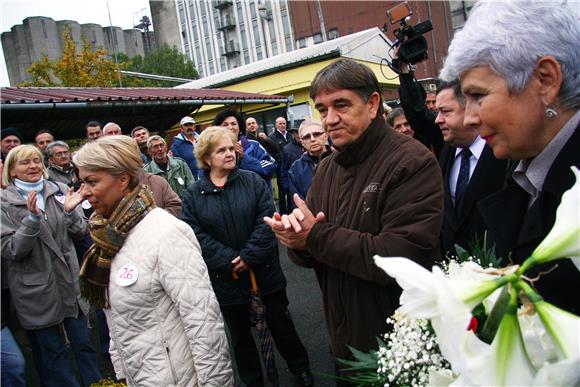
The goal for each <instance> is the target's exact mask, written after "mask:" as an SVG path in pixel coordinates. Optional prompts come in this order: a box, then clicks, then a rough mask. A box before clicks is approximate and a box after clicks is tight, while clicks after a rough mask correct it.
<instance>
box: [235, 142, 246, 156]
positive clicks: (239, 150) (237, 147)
mask: <svg viewBox="0 0 580 387" xmlns="http://www.w3.org/2000/svg"><path fill="white" fill-rule="evenodd" d="M234 150H235V151H236V155H238V159H240V160H241V159H243V158H244V148H242V142H241V141H237V142H235V143H234Z"/></svg>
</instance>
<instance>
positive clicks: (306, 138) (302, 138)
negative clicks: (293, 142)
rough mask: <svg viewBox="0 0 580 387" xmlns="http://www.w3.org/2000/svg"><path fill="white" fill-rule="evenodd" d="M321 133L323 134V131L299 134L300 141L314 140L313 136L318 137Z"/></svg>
mask: <svg viewBox="0 0 580 387" xmlns="http://www.w3.org/2000/svg"><path fill="white" fill-rule="evenodd" d="M323 134H324V132H312V133H309V134H305V135H304V136H300V139H301V140H302V141H306V140H314V139H315V138H318V137H320V136H322V135H323Z"/></svg>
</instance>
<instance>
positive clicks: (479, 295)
mask: <svg viewBox="0 0 580 387" xmlns="http://www.w3.org/2000/svg"><path fill="white" fill-rule="evenodd" d="M374 260H375V264H376V265H377V266H378V267H380V268H381V269H383V270H384V271H385V272H386V273H387V274H388V275H389V276H391V277H393V278H395V280H396V281H397V283H398V284H399V286H401V288H402V289H403V293H402V294H401V300H400V301H401V308H402V310H403V312H405V313H407V314H408V315H409V316H411V317H413V318H428V319H431V318H433V317H435V316H437V315H439V313H440V310H439V309H438V308H437V301H438V300H439V298H440V297H438V295H437V294H436V293H435V292H434V288H435V283H434V282H433V281H434V276H433V273H435V272H437V271H438V272H440V273H441V275H440V276H437V278H438V279H439V280H440V281H445V282H447V284H448V286H449V287H450V289H451V290H452V291H453V294H454V295H455V297H456V298H458V299H460V300H462V301H463V302H464V303H465V304H466V305H467V306H468V307H469V309H472V308H473V307H475V306H476V305H477V304H479V303H480V302H482V301H483V300H484V299H485V298H487V297H488V296H489V295H490V294H492V293H493V292H494V291H495V290H496V289H498V288H500V287H501V286H502V285H503V284H505V283H506V282H507V281H508V277H505V276H504V277H497V276H494V275H489V274H487V273H485V272H484V270H483V269H482V268H481V266H479V265H477V264H476V263H474V262H468V263H466V264H465V268H464V269H463V272H460V271H459V270H458V269H453V270H455V271H456V272H457V273H460V274H457V276H456V278H457V279H453V278H447V277H446V276H445V275H443V273H442V272H441V269H439V268H438V267H437V266H434V267H433V273H431V272H429V271H428V270H426V269H425V268H424V267H422V266H420V265H419V264H417V263H415V262H413V261H412V260H410V259H408V258H402V257H380V256H378V255H375V257H374ZM468 272H469V273H470V274H467V273H468Z"/></svg>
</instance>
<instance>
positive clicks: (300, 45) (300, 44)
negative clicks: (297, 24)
mask: <svg viewBox="0 0 580 387" xmlns="http://www.w3.org/2000/svg"><path fill="white" fill-rule="evenodd" d="M304 47H306V38H300V39H298V48H304Z"/></svg>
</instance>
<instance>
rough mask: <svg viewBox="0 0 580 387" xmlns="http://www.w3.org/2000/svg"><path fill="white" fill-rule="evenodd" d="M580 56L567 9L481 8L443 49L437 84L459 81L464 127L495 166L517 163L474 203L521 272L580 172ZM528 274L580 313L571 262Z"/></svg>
mask: <svg viewBox="0 0 580 387" xmlns="http://www.w3.org/2000/svg"><path fill="white" fill-rule="evenodd" d="M538 21H541V22H538ZM579 52H580V22H579V21H578V17H577V15H576V14H575V13H574V12H573V10H572V9H571V8H570V7H569V6H568V5H566V4H564V3H558V2H533V1H516V2H483V1H480V2H478V3H477V5H476V6H475V7H474V8H473V10H472V12H471V15H470V16H469V19H468V20H467V23H466V24H465V26H464V27H463V29H462V30H461V31H458V32H457V33H456V34H455V37H454V39H453V41H452V43H451V46H450V47H449V55H448V57H447V59H446V61H445V66H444V68H443V70H442V72H441V78H442V79H443V80H444V81H452V80H454V79H457V78H459V80H460V81H461V89H462V92H463V93H464V94H465V97H466V107H465V122H464V123H465V125H469V126H472V127H476V128H477V129H478V131H479V134H480V136H481V137H482V138H483V139H484V140H485V141H486V142H487V144H488V145H489V146H491V148H492V149H493V153H494V155H495V157H496V158H498V159H511V160H517V161H515V162H514V163H513V167H514V168H513V172H512V173H510V177H509V178H508V181H507V183H506V186H505V187H504V189H503V190H501V191H499V192H497V193H495V194H493V195H491V196H489V197H488V198H486V199H484V200H482V201H480V202H479V203H478V206H479V209H480V211H481V212H482V216H483V218H484V221H485V224H486V226H487V228H488V241H489V242H490V243H491V244H495V246H496V252H497V253H498V255H499V256H502V257H503V258H504V259H505V263H506V264H507V263H508V260H511V261H512V262H513V263H516V264H521V263H522V262H523V260H524V259H526V258H527V257H528V256H529V255H530V254H531V252H532V251H533V250H534V248H535V247H536V246H537V245H538V244H539V243H540V242H541V241H542V240H543V239H544V237H545V236H546V235H547V233H548V232H549V230H550V229H551V228H552V226H553V225H554V222H555V217H556V208H557V207H558V205H559V204H560V201H561V198H562V194H563V193H564V192H565V191H566V190H568V189H569V188H570V187H571V186H572V185H573V183H574V180H575V179H574V175H573V173H572V171H571V169H570V167H571V166H577V167H578V166H580V151H579V150H580V111H579V109H580V76H579V75H578V69H580V55H579ZM540 273H541V274H540ZM535 274H537V275H539V277H538V280H537V281H535V282H534V286H536V287H537V288H538V290H539V291H540V293H541V294H542V296H543V297H544V298H545V299H546V300H548V301H550V302H552V303H554V304H556V305H558V306H560V307H562V308H564V309H567V310H569V311H572V312H575V313H576V314H578V313H580V301H579V300H580V299H579V298H578V294H579V293H580V275H579V273H578V270H576V269H575V268H574V266H573V265H572V263H571V262H570V260H564V261H558V264H557V265H554V264H553V263H552V264H545V265H540V266H538V269H537V270H536V272H535ZM530 277H534V273H532V274H531V275H530ZM574 289H575V290H574Z"/></svg>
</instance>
